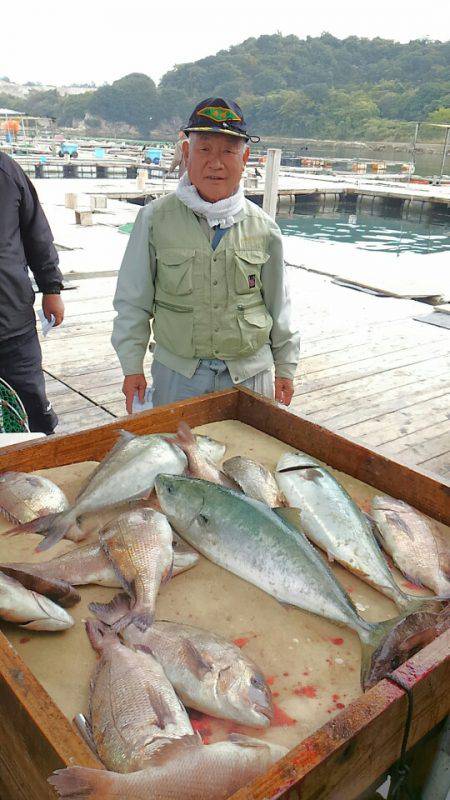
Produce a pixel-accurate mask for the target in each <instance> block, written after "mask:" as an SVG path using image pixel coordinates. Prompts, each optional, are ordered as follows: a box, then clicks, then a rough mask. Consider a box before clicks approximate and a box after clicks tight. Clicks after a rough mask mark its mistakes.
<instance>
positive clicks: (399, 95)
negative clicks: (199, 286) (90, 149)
mask: <svg viewBox="0 0 450 800" xmlns="http://www.w3.org/2000/svg"><path fill="white" fill-rule="evenodd" d="M449 65H450V42H439V41H428V40H426V39H425V40H415V41H411V42H409V43H408V44H401V43H399V42H394V41H390V40H386V39H379V38H376V39H361V38H358V37H356V36H350V37H348V38H346V39H337V38H335V37H334V36H331V35H330V34H329V33H323V34H322V35H321V36H319V37H309V36H308V37H307V38H306V39H299V38H298V37H297V36H282V35H281V34H274V35H272V36H260V37H258V38H251V39H247V40H246V41H245V42H242V43H241V44H238V45H235V46H233V47H230V48H229V49H228V50H220V51H219V52H218V53H216V55H211V56H208V57H207V58H202V59H200V60H199V61H195V62H192V63H190V64H179V65H177V66H175V67H174V69H172V70H170V71H169V72H167V73H166V74H165V75H164V76H163V78H162V79H161V81H160V84H159V86H158V87H156V86H155V84H154V82H153V81H152V79H151V78H149V77H148V76H147V75H142V74H139V73H132V74H131V75H127V76H125V77H123V78H121V79H120V80H118V81H115V82H114V83H112V84H111V85H108V86H102V87H100V88H99V89H97V90H95V91H92V92H87V93H85V94H80V95H71V96H69V97H65V98H63V97H60V96H59V95H58V93H57V92H55V91H49V92H39V91H36V92H32V93H31V94H30V95H29V96H28V98H26V99H24V100H21V101H20V102H21V107H22V109H23V110H26V111H28V112H29V113H33V114H38V113H39V114H49V115H50V116H54V117H55V118H56V119H57V121H58V122H59V123H60V124H61V125H68V126H70V125H72V124H73V123H74V122H76V121H79V120H83V119H86V122H87V123H88V124H89V125H90V126H91V127H92V128H93V127H95V125H96V124H99V121H100V120H105V121H106V122H110V123H121V122H122V123H126V124H127V125H132V126H133V127H134V128H135V129H136V131H137V132H139V134H140V135H141V136H149V134H150V133H151V131H152V130H153V131H170V132H171V133H172V134H173V133H174V131H175V130H176V129H177V127H178V126H179V125H180V124H181V123H183V122H185V121H186V120H187V117H188V115H189V112H190V111H191V109H192V108H193V106H194V105H195V104H196V103H197V102H198V100H199V99H201V98H204V97H211V96H222V97H227V98H237V99H238V101H239V102H240V104H241V105H242V106H243V108H244V110H245V113H246V117H247V120H248V123H249V129H250V130H252V131H254V132H255V133H258V134H259V135H266V136H276V135H278V136H291V137H312V138H319V139H320V138H323V139H325V138H332V139H368V140H376V139H397V140H402V139H403V140H406V139H410V138H411V135H412V132H413V130H414V125H413V122H414V121H416V120H428V121H429V122H449V123H450V70H449ZM10 102H11V98H8V96H7V95H0V106H2V105H8V104H9V103H10ZM13 107H17V100H15V101H14V102H13ZM425 131H426V134H424V133H423V134H422V136H424V135H426V138H428V139H432V138H436V137H442V131H441V130H439V129H433V128H427V129H425Z"/></svg>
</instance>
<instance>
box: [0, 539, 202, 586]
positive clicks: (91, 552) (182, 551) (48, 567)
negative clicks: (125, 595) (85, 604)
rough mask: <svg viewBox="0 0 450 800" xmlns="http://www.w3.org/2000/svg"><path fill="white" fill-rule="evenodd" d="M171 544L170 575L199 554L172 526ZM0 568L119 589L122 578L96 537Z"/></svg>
mask: <svg viewBox="0 0 450 800" xmlns="http://www.w3.org/2000/svg"><path fill="white" fill-rule="evenodd" d="M172 547H173V567H172V576H174V575H179V574H180V573H181V572H185V571H186V570H188V569H191V568H192V567H194V566H195V565H196V564H198V562H199V560H200V556H199V554H198V553H196V552H195V550H193V549H192V547H189V545H188V544H187V543H186V542H183V540H182V539H180V537H179V536H178V534H176V533H175V531H174V530H172ZM0 570H3V571H4V572H7V573H8V574H9V571H10V570H20V571H21V572H22V573H25V574H27V575H30V574H31V575H34V576H36V577H37V578H43V579H44V580H47V581H52V580H62V581H64V582H67V584H70V586H85V585H87V584H92V583H93V584H98V585H99V586H110V587H111V588H113V589H120V588H122V586H123V582H122V581H121V580H119V578H118V577H117V574H116V572H115V571H114V567H113V566H112V564H111V562H110V560H109V559H108V558H107V556H106V555H105V553H104V552H103V549H102V545H101V544H100V541H96V542H89V543H88V544H84V545H81V546H80V547H73V548H72V549H71V550H69V551H68V552H67V553H63V554H62V555H60V556H56V557H55V558H52V559H50V560H49V561H41V562H40V563H39V564H36V563H31V562H11V563H7V564H0ZM11 574H13V573H11ZM13 577H14V575H13Z"/></svg>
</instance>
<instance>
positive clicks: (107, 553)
mask: <svg viewBox="0 0 450 800" xmlns="http://www.w3.org/2000/svg"><path fill="white" fill-rule="evenodd" d="M106 530H107V529H106ZM100 546H101V548H102V550H103V552H104V554H105V556H106V558H107V559H108V561H109V563H110V565H111V567H112V568H113V570H114V575H115V576H116V578H117V579H118V580H119V581H120V583H121V584H122V587H123V588H124V589H125V591H126V592H127V594H128V595H129V596H130V597H133V598H134V596H135V595H134V589H133V585H132V584H131V583H130V581H129V580H127V579H126V578H125V576H124V574H123V573H122V571H121V569H120V567H119V566H118V565H117V562H116V559H115V558H114V556H113V555H112V553H111V551H110V548H109V540H108V538H106V537H105V538H104V537H103V536H102V535H100Z"/></svg>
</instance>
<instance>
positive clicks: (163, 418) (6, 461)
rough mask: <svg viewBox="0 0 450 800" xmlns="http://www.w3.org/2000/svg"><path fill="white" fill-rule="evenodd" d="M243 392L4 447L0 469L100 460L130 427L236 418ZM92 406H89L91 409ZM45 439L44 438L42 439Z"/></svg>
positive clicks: (139, 429) (147, 429)
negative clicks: (124, 429)
mask: <svg viewBox="0 0 450 800" xmlns="http://www.w3.org/2000/svg"><path fill="white" fill-rule="evenodd" d="M238 396H239V391H238V390H236V389H230V390H228V391H226V392H216V393H214V394H208V395H205V396H203V397H199V398H197V397H196V398H193V399H192V400H184V401H182V402H179V403H172V404H171V405H167V406H161V407H160V408H155V409H153V410H152V411H147V412H143V413H141V414H133V415H131V416H127V418H126V420H119V421H117V422H112V423H110V424H107V425H102V426H101V427H96V428H91V429H89V430H88V431H82V432H81V433H78V434H76V433H74V434H70V435H68V436H59V435H57V436H51V437H48V438H47V439H46V440H45V441H44V442H42V443H41V444H40V446H39V448H36V447H34V446H33V442H29V443H28V444H15V445H11V447H4V448H0V472H3V471H6V470H8V469H14V470H16V471H20V470H23V471H25V472H30V471H31V470H36V469H44V468H46V467H54V466H57V465H63V464H75V463H78V462H80V461H89V460H94V461H96V460H100V459H101V458H103V456H104V455H106V453H107V452H108V451H109V450H110V449H111V447H112V446H113V444H114V443H115V442H116V441H117V432H118V431H119V430H120V429H121V428H124V427H126V429H127V430H129V431H131V432H132V433H152V432H153V431H167V432H171V431H175V430H176V429H177V426H178V423H179V422H180V420H181V419H183V420H185V421H186V422H187V423H188V424H189V425H190V426H191V427H195V426H196V425H202V424H204V423H207V422H218V421H219V420H224V419H236V418H237V417H236V415H237V408H238ZM89 410H90V409H87V411H89ZM40 441H41V440H40Z"/></svg>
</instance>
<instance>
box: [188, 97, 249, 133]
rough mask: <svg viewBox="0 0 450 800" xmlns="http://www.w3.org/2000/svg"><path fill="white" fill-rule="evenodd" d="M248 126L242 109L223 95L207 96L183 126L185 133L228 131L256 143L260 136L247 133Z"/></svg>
mask: <svg viewBox="0 0 450 800" xmlns="http://www.w3.org/2000/svg"><path fill="white" fill-rule="evenodd" d="M246 128H247V126H246V123H245V120H244V115H243V113H242V110H241V109H240V107H239V106H238V104H237V103H235V102H234V101H233V100H224V98H223V97H207V98H206V100H201V102H200V103H197V105H196V106H195V108H194V110H193V112H192V114H191V116H190V117H189V122H188V124H187V126H186V127H185V128H183V130H184V132H185V134H186V135H187V136H189V134H190V133H193V132H194V131H197V132H198V133H227V134H229V135H231V136H239V137H240V138H241V139H245V140H246V141H248V140H249V139H250V141H251V142H253V143H256V142H259V136H251V135H250V134H249V133H247V130H246Z"/></svg>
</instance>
